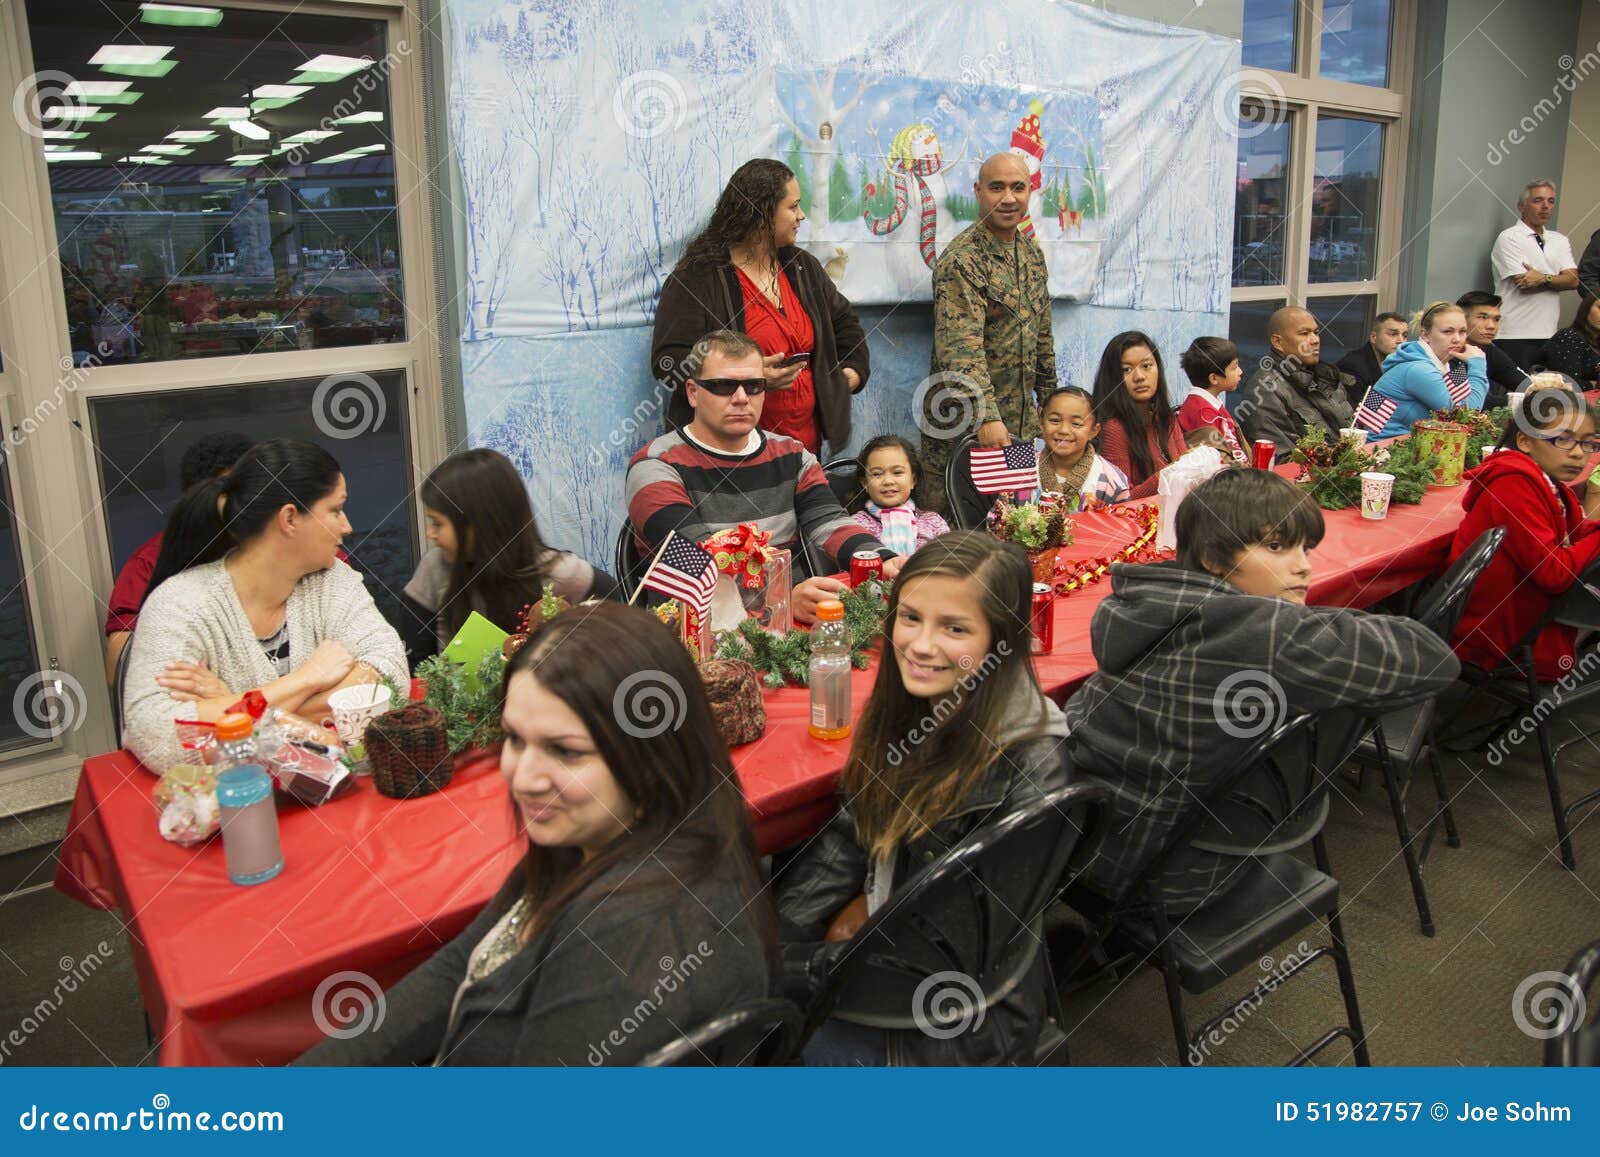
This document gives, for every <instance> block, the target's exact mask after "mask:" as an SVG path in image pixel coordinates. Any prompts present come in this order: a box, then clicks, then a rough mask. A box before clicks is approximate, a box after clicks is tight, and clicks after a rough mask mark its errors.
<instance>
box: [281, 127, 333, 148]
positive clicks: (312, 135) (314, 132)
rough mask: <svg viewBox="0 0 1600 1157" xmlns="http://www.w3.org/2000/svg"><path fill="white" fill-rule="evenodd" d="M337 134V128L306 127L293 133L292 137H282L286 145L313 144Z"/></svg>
mask: <svg viewBox="0 0 1600 1157" xmlns="http://www.w3.org/2000/svg"><path fill="white" fill-rule="evenodd" d="M338 135H339V130H338V129H306V130H305V131H304V132H299V133H295V134H294V136H292V137H284V138H283V143H284V144H286V145H314V144H316V143H317V142H318V141H325V140H327V139H328V138H329V137H336V136H338Z"/></svg>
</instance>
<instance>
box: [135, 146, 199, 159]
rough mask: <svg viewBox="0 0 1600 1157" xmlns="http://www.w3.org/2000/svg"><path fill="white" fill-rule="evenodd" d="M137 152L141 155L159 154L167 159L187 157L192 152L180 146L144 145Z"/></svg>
mask: <svg viewBox="0 0 1600 1157" xmlns="http://www.w3.org/2000/svg"><path fill="white" fill-rule="evenodd" d="M139 151H140V152H141V153H160V154H162V155H163V156H168V157H187V156H188V155H189V154H190V153H192V152H194V150H193V149H186V148H184V147H183V146H182V145H146V146H145V147H144V148H142V149H140V150H139Z"/></svg>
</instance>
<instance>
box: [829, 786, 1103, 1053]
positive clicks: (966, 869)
mask: <svg viewBox="0 0 1600 1157" xmlns="http://www.w3.org/2000/svg"><path fill="white" fill-rule="evenodd" d="M1108 796H1109V792H1108V791H1107V789H1106V788H1105V786H1104V785H1102V784H1097V783H1092V782H1090V781H1080V782H1078V783H1073V784H1070V785H1069V786H1067V787H1063V788H1058V789H1056V790H1055V791H1051V792H1048V793H1046V794H1045V795H1043V796H1038V797H1034V798H1032V799H1030V800H1027V801H1025V802H1023V803H1021V804H1020V805H1018V806H1016V807H1014V808H1013V809H1011V810H1010V811H1008V812H1006V813H1005V814H1003V815H1001V816H999V817H998V818H992V819H988V820H985V821H984V822H983V823H981V824H980V825H979V826H978V827H977V828H975V829H974V830H973V831H972V832H971V833H970V834H969V835H968V836H967V837H966V838H965V839H963V840H962V841H961V842H960V843H958V844H957V845H956V846H955V847H953V848H951V849H950V850H949V851H947V852H945V854H944V855H942V856H941V857H940V858H939V859H937V860H935V861H934V862H933V863H932V864H929V865H928V866H927V867H925V868H923V869H921V870H920V871H918V872H917V873H916V874H915V875H914V876H913V877H912V878H911V879H910V880H909V881H907V883H906V884H905V886H903V887H897V888H896V889H895V890H894V892H893V894H892V895H891V896H890V898H889V899H888V901H886V902H885V904H884V905H883V907H881V908H879V909H878V911H876V912H874V913H873V914H872V917H871V918H870V919H869V920H868V921H867V922H866V924H865V925H863V926H862V928H861V930H860V931H859V932H857V933H856V935H855V937H854V938H853V940H852V941H851V944H850V946H849V948H848V950H847V951H846V952H845V953H844V955H843V956H842V958H841V959H840V960H839V961H838V963H837V964H836V965H835V966H834V968H833V970H832V971H831V972H830V973H829V975H828V977H827V980H826V982H825V983H824V985H823V988H822V991H821V993H820V995H819V996H818V998H817V1000H816V1002H815V1003H814V1004H813V1006H812V1008H811V1010H810V1015H809V1017H808V1021H809V1026H810V1028H811V1029H813V1030H814V1029H815V1028H816V1027H817V1026H819V1025H821V1024H822V1022H823V1021H825V1020H827V1019H828V1018H829V1017H830V1016H838V1017H840V1018H841V1019H843V1020H847V1021H850V1022H852V1023H855V1024H865V1025H871V1026H874V1027H877V1028H885V1029H921V1030H922V1031H923V1032H925V1033H927V1034H928V1035H929V1036H933V1037H939V1036H955V1035H957V1033H959V1032H960V1031H962V1029H964V1028H965V1027H966V1024H967V1023H971V1024H976V1023H978V1021H979V1020H980V1018H981V1017H982V1016H983V1015H984V1014H985V1013H986V1011H987V1010H988V1009H989V1008H990V1007H992V1006H993V1005H995V1004H997V1003H998V1002H999V1001H1001V1000H1003V999H1005V997H1006V996H1007V995H1008V994H1009V993H1010V992H1011V991H1012V990H1013V989H1015V988H1016V986H1017V985H1018V984H1019V983H1020V982H1021V981H1022V979H1023V977H1024V976H1026V975H1027V973H1028V970H1029V969H1030V968H1031V967H1032V966H1033V963H1034V961H1035V959H1036V958H1037V956H1038V953H1039V950H1040V947H1041V945H1042V943H1043V933H1042V920H1041V916H1042V914H1043V912H1044V910H1045V908H1046V907H1047V906H1049V904H1050V903H1051V902H1053V901H1054V900H1055V899H1056V897H1057V896H1058V895H1060V893H1061V890H1062V887H1063V886H1064V884H1065V879H1064V877H1065V873H1066V870H1067V866H1068V862H1069V860H1070V859H1071V857H1072V856H1073V854H1074V852H1075V851H1077V850H1078V849H1079V848H1080V847H1081V846H1082V838H1083V835H1084V833H1085V832H1092V831H1093V830H1095V828H1096V826H1097V825H1098V823H1099V822H1100V817H1101V815H1102V812H1103V808H1104V803H1105V801H1106V799H1107V798H1108ZM963 1021H965V1022H966V1023H962V1022H963ZM953 1025H954V1026H955V1027H954V1028H953V1029H952V1026H953ZM1018 1059H1031V1057H1030V1058H1018Z"/></svg>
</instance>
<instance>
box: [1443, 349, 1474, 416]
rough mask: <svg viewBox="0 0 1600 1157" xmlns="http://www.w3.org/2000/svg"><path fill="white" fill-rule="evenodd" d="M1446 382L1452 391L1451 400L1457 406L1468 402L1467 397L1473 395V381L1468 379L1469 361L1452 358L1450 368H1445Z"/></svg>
mask: <svg viewBox="0 0 1600 1157" xmlns="http://www.w3.org/2000/svg"><path fill="white" fill-rule="evenodd" d="M1444 384H1445V386H1446V387H1447V388H1448V389H1449V391H1450V401H1451V402H1453V403H1454V404H1455V405H1457V406H1464V405H1466V404H1467V399H1468V398H1469V397H1471V396H1472V383H1471V382H1470V381H1468V380H1467V363H1466V362H1463V361H1456V360H1455V359H1451V361H1450V365H1449V368H1448V369H1446V370H1445V375H1444Z"/></svg>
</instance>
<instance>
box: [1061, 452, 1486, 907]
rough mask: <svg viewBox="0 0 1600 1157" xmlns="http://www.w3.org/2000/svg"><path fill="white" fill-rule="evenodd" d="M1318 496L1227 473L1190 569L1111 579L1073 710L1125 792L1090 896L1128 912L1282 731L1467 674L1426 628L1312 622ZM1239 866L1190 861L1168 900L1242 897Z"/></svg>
mask: <svg viewBox="0 0 1600 1157" xmlns="http://www.w3.org/2000/svg"><path fill="white" fill-rule="evenodd" d="M1322 535H1323V521H1322V511H1321V510H1319V509H1318V508H1317V505H1316V503H1315V502H1314V501H1312V499H1311V497H1310V495H1308V494H1306V493H1304V492H1303V491H1301V490H1298V489H1297V488H1296V487H1295V486H1294V485H1293V484H1292V483H1290V482H1288V481H1286V480H1284V479H1283V478H1280V477H1279V476H1278V475H1276V474H1274V473H1272V472H1271V471H1266V470H1224V471H1222V472H1221V473H1220V474H1217V475H1215V476H1213V477H1212V478H1210V479H1209V480H1207V481H1206V482H1205V483H1203V484H1202V485H1201V486H1199V487H1197V488H1196V489H1195V490H1193V491H1192V492H1191V493H1190V494H1189V496H1188V497H1187V498H1186V499H1185V500H1184V503H1183V505H1182V506H1181V507H1179V508H1178V518H1177V536H1178V558H1177V559H1176V561H1174V562H1169V563H1159V564H1156V565H1147V566H1128V565H1121V564H1119V565H1117V566H1114V567H1112V568H1111V594H1110V595H1109V596H1108V597H1107V598H1106V599H1105V601H1104V602H1102V603H1101V604H1100V606H1099V608H1098V609H1097V610H1096V611H1095V615H1094V619H1093V621H1092V623H1091V626H1090V639H1091V642H1092V644H1093V647H1094V656H1095V660H1096V662H1097V663H1098V665H1099V671H1098V673H1097V674H1095V675H1093V676H1091V677H1090V679H1089V680H1088V682H1086V683H1085V684H1084V685H1083V687H1082V689H1080V690H1079V691H1078V693H1077V694H1076V695H1074V696H1073V698H1072V700H1071V701H1070V702H1069V703H1068V704H1067V709H1066V710H1067V721H1068V725H1069V726H1070V728H1071V731H1072V734H1073V736H1074V737H1075V739H1076V741H1077V743H1078V747H1077V757H1078V767H1079V768H1080V769H1081V770H1082V771H1084V772H1085V773H1086V774H1088V775H1090V776H1092V777H1095V778H1098V779H1103V780H1104V781H1105V782H1106V783H1108V784H1109V785H1110V787H1111V790H1112V804H1111V809H1112V815H1111V820H1110V822H1109V824H1108V825H1107V826H1106V834H1105V836H1104V837H1103V838H1102V839H1101V841H1100V843H1099V846H1098V847H1097V848H1096V855H1095V856H1094V859H1093V860H1092V862H1090V863H1089V865H1088V867H1087V869H1086V874H1085V875H1084V876H1083V877H1082V879H1083V882H1084V883H1086V884H1088V885H1089V886H1090V887H1092V888H1094V889H1095V890H1096V891H1097V892H1100V893H1101V894H1103V895H1105V896H1107V897H1108V898H1113V899H1115V898H1119V897H1120V896H1121V895H1122V894H1123V893H1124V892H1125V891H1126V890H1127V889H1128V887H1130V886H1131V885H1132V884H1133V883H1134V881H1135V880H1136V879H1137V878H1138V876H1139V873H1140V872H1141V871H1142V869H1143V868H1144V867H1145V866H1146V865H1147V864H1148V863H1149V862H1150V860H1151V859H1152V858H1153V857H1154V856H1155V855H1156V854H1157V853H1158V852H1160V851H1161V849H1162V848H1163V846H1164V845H1165V844H1166V843H1167V841H1168V840H1169V839H1170V838H1171V837H1172V834H1173V832H1174V831H1175V830H1176V829H1177V828H1178V827H1179V825H1181V824H1182V823H1184V822H1185V821H1186V820H1187V819H1188V818H1189V817H1190V815H1191V814H1192V813H1193V810H1194V809H1195V808H1197V807H1199V806H1200V801H1202V800H1205V799H1206V798H1207V796H1208V794H1209V793H1210V792H1211V791H1212V790H1213V788H1214V786H1215V784H1216V783H1217V781H1218V780H1219V779H1220V778H1221V777H1222V776H1224V775H1225V774H1226V773H1228V772H1229V771H1232V770H1235V769H1237V767H1238V766H1239V761H1240V759H1241V758H1242V757H1243V756H1244V754H1245V752H1246V751H1247V750H1248V749H1249V748H1250V746H1251V745H1252V744H1253V743H1254V742H1255V741H1256V740H1257V739H1259V738H1260V736H1262V735H1263V734H1265V733H1266V732H1267V731H1268V730H1269V729H1270V728H1271V727H1273V726H1276V725H1277V724H1278V723H1280V722H1282V721H1283V720H1284V719H1287V718H1288V717H1290V716H1291V715H1295V714H1300V713H1302V712H1312V713H1318V714H1320V713H1323V712H1328V711H1333V710H1335V709H1340V708H1353V709H1356V710H1357V711H1369V710H1380V709H1381V710H1390V709H1393V708H1396V707H1403V706H1405V705H1406V704H1408V703H1412V702H1415V701H1417V700H1419V699H1422V698H1425V697H1427V696H1429V695H1433V694H1437V693H1438V692H1439V691H1441V690H1443V689H1444V688H1445V687H1446V686H1448V685H1449V684H1450V683H1451V682H1452V681H1453V680H1454V679H1455V678H1456V675H1457V673H1458V672H1459V670H1460V664H1459V663H1458V662H1457V660H1456V658H1455V656H1454V655H1453V654H1452V653H1451V652H1450V648H1449V647H1447V646H1446V645H1445V644H1444V643H1443V642H1442V641H1441V640H1440V639H1439V638H1438V637H1437V636H1436V635H1434V634H1433V632H1431V631H1429V630H1428V629H1427V628H1426V627H1424V626H1422V625H1421V624H1420V623H1417V622H1415V621H1414V620H1411V619H1406V618H1400V617H1396V616H1388V615H1372V614H1367V613H1365V612H1363V611H1354V610H1345V609H1341V608H1336V607H1308V606H1306V605H1305V603H1306V596H1307V595H1308V594H1309V593H1310V589H1311V561H1310V557H1309V551H1311V549H1312V548H1314V547H1315V546H1316V545H1317V543H1318V542H1320V541H1321V540H1322ZM1237 866H1238V865H1237V860H1236V859H1235V858H1234V857H1232V856H1228V855H1224V854H1221V853H1215V852H1204V851H1200V850H1198V849H1196V848H1192V847H1191V848H1189V849H1187V850H1186V851H1185V852H1182V853H1180V854H1179V855H1178V856H1177V857H1175V859H1174V860H1173V861H1172V862H1171V863H1170V864H1169V867H1168V869H1167V871H1166V872H1165V874H1164V875H1163V877H1162V879H1161V880H1160V881H1159V883H1158V886H1157V888H1156V894H1157V896H1158V898H1159V899H1160V900H1161V901H1162V902H1163V903H1164V904H1165V905H1166V906H1167V907H1168V908H1169V910H1171V911H1173V912H1175V913H1176V912H1182V911H1187V910H1189V909H1192V908H1195V907H1199V906H1200V905H1201V904H1203V903H1205V902H1207V901H1208V900H1210V899H1214V898H1215V897H1216V896H1217V895H1220V894H1222V893H1223V892H1225V891H1226V890H1227V887H1228V884H1229V882H1230V881H1229V876H1230V874H1231V873H1232V872H1233V869H1234V868H1235V867H1237Z"/></svg>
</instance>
